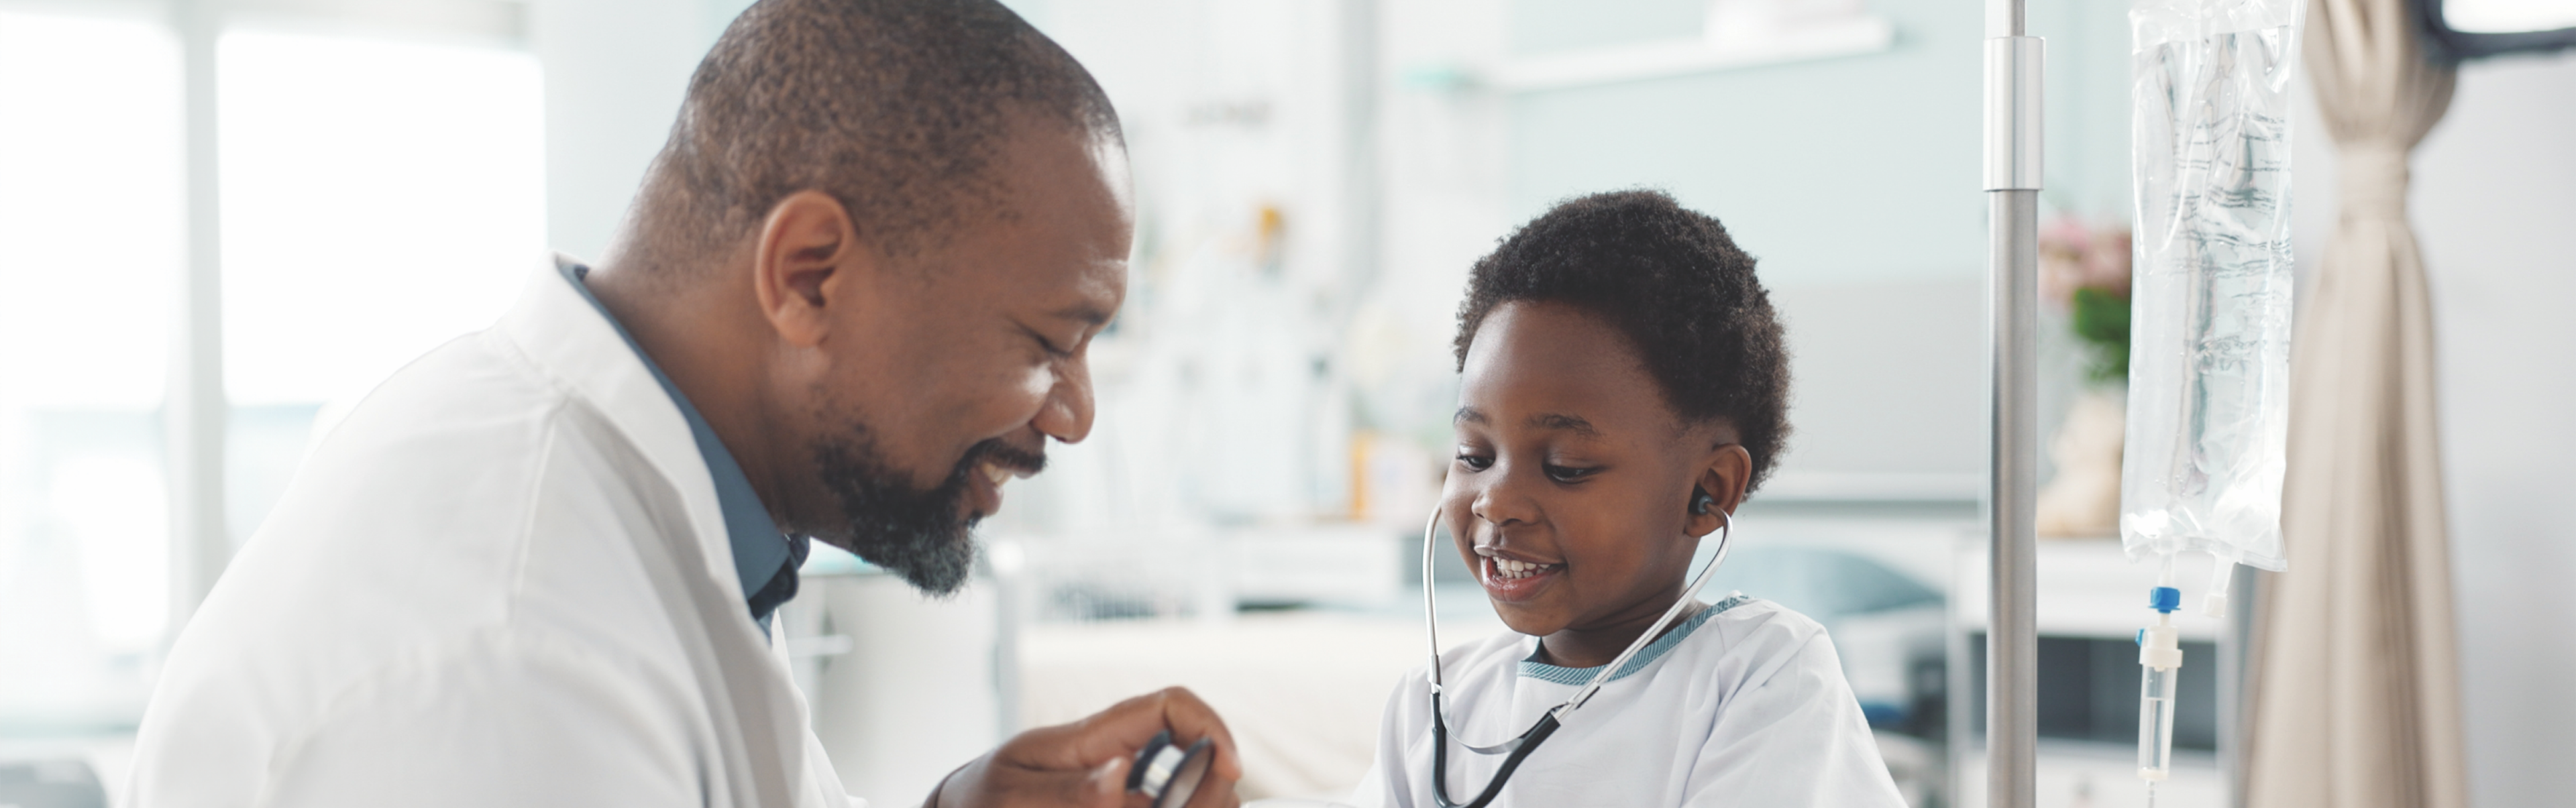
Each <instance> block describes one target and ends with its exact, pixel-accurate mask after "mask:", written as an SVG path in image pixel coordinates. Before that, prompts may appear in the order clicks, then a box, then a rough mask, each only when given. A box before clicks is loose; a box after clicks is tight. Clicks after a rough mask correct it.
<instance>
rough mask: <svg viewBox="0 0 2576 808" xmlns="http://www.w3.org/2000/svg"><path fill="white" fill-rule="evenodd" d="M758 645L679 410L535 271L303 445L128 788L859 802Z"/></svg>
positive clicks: (185, 637) (178, 657)
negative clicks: (498, 305) (298, 464)
mask: <svg viewBox="0 0 2576 808" xmlns="http://www.w3.org/2000/svg"><path fill="white" fill-rule="evenodd" d="M383 302H384V303H386V304H387V305H401V304H400V302H399V301H383ZM316 338H318V339H327V338H328V335H317V336H316ZM764 639H765V638H764V637H762V635H761V634H760V628H759V626H758V625H757V624H755V623H753V622H752V620H751V617H750V615H749V613H748V609H747V607H746V606H745V605H744V599H743V593H742V591H741V585H740V584H739V583H738V580H737V576H736V574H735V572H734V567H733V559H732V550H731V547H730V545H729V543H728V540H727V538H726V534H725V529H724V521H723V518H722V515H721V514H720V513H719V511H718V508H717V504H716V492H715V486H714V483H713V481H712V478H711V477H710V476H709V474H708V471H707V464H706V461H705V460H704V459H702V458H701V457H700V456H699V453H698V449H697V445H696V444H695V442H694V441H693V440H692V438H691V437H690V433H689V428H688V426H687V424H686V422H684V421H683V420H682V419H681V415H680V411H679V408H678V407H677V405H675V404H674V403H673V402H672V400H671V398H670V396H669V395H668V394H666V393H665V392H664V391H663V389H662V387H661V385H660V384H659V383H657V382H656V381H655V380H654V378H653V376H652V374H651V373H650V372H649V371H648V370H647V369H646V368H645V366H644V364H643V362H642V361H641V360H640V359H638V358H637V357H636V355H635V353H634V352H633V351H632V350H631V349H629V348H628V347H627V345H626V343H625V342H624V341H623V340H622V339H621V338H620V337H619V336H618V334H617V332H616V331H615V330H613V328H612V326H611V325H610V323H609V322H608V321H607V320H606V319H604V318H602V317H601V316H600V314H599V313H598V311H597V310H596V309H594V308H593V307H592V306H591V305H590V303H588V302H587V301H585V300H584V299H583V298H582V297H581V296H580V293H579V292H578V291H577V290H575V289H574V288H572V286H571V285H570V283H569V282H568V281H567V280H566V279H565V278H564V277H563V275H562V274H560V273H559V272H557V271H556V270H555V269H554V268H553V267H551V266H548V267H544V268H542V269H540V270H539V271H538V272H537V273H535V277H534V278H533V279H532V280H531V282H530V283H529V284H528V287H527V290H526V291H525V292H524V293H523V295H522V297H521V299H520V300H519V302H518V304H517V305H516V306H515V307H514V308H513V309H512V310H511V311H510V312H509V314H507V315H506V316H504V317H503V318H502V319H501V321H500V322H499V323H498V324H496V325H494V326H493V327H492V328H490V329H488V330H485V331H482V332H478V333H475V334H470V335H467V336H464V337H460V338H458V339H456V340H455V341H453V342H450V343H448V344H446V345H445V346H442V347H440V348H439V349H437V350H435V351H432V352H430V353H429V354H428V355H426V356H423V357H421V358H420V359H418V360H416V361H414V362H413V363H411V365H409V366H407V367H405V368H403V369H402V370H401V371H400V372H398V373H396V374H394V376H393V377H392V378H390V379H387V380H386V381H385V383H384V384H383V385H382V386H380V387H378V388H377V389H376V390H375V391H374V392H373V393H372V394H370V395H369V396H368V397H367V398H366V399H365V400H364V401H363V402H361V403H360V404H358V406H357V407H356V408H354V409H353V410H351V411H350V413H349V415H348V417H347V419H346V420H344V421H342V422H341V423H340V424H339V425H338V426H337V427H336V428H334V429H333V430H332V431H331V433H330V434H329V435H328V436H327V437H325V438H324V439H323V440H322V441H321V442H320V443H319V444H318V445H317V446H316V447H315V449H314V451H313V453H312V456H311V457H310V458H309V459H307V460H306V462H305V464H304V466H303V468H302V469H301V470H299V471H298V472H297V474H296V477H295V480H294V482H293V483H292V484H290V485H289V486H288V487H287V491H286V493H285V495H284V496H283V497H282V498H281V499H280V500H279V501H278V504H277V506H276V508H275V510H274V511H272V512H271V513H270V516H269V518H268V521H267V523H266V524H265V525H263V526H262V527H261V528H260V530H259V532H258V533H257V534H256V535H254V536H252V538H251V539H250V541H249V542H248V543H247V544H246V545H245V546H243V548H242V549H241V552H240V553H239V554H238V555H237V556H236V557H235V558H234V559H233V561H232V563H231V566H230V567H228V568H227V569H226V570H225V572H224V575H223V578H222V579H221V580H220V581H219V582H218V583H217V584H216V585H215V587H214V590H213V592H212V593H211V594H210V595H209V596H208V597H207V598H206V601H205V604H204V605H203V606H202V607H201V608H199V609H198V610H197V613H196V615H195V617H194V618H193V619H192V620H190V621H189V622H188V625H187V627H186V628H185V629H184V630H183V631H181V632H180V635H179V638H178V641H177V643H176V645H175V646H174V647H173V648H172V649H171V652H170V656H169V658H168V660H167V662H166V664H165V666H164V667H163V669H162V671H161V675H160V681H159V684H158V686H157V689H156V690H155V691H154V693H153V698H152V703H151V705H150V707H149V708H148V709H147V710H146V712H145V714H144V719H143V724H142V727H141V729H140V730H139V734H138V737H137V740H136V750H135V759H134V779H133V783H132V794H133V795H134V800H133V803H132V804H133V805H134V806H136V807H137V808H183V807H185V806H249V805H262V806H308V805H309V806H351V805H367V806H422V807H423V808H429V807H431V806H437V807H438V808H449V807H451V806H467V805H476V806H481V805H490V806H502V805H527V806H582V805H602V806H610V805H613V806H700V805H704V806H755V805H758V806H784V805H795V806H807V807H809V808H812V807H816V806H834V807H835V808H837V807H838V806H843V805H848V804H851V801H850V800H849V799H848V798H847V797H846V796H845V795H844V794H843V791H842V788H841V783H840V780H839V778H838V776H837V775H835V774H834V773H833V770H832V765H831V762H830V761H829V760H828V759H827V758H826V757H825V756H824V754H823V750H822V747H821V745H820V744H819V743H818V742H817V741H816V740H815V738H814V734H813V731H812V729H811V727H810V726H809V725H808V723H807V713H806V709H805V703H804V697H803V696H802V695H801V694H800V693H798V692H797V690H796V687H795V685H794V683H793V682H792V680H791V679H790V677H789V673H788V668H787V666H786V662H785V657H784V656H783V653H781V652H780V651H779V650H778V646H777V645H774V644H770V643H767V642H765V641H764ZM960 762H963V761H960Z"/></svg>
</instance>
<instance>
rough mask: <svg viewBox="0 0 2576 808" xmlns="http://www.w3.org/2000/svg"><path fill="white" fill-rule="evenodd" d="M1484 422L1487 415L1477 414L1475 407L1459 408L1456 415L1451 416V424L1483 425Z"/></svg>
mask: <svg viewBox="0 0 2576 808" xmlns="http://www.w3.org/2000/svg"><path fill="white" fill-rule="evenodd" d="M1484 422H1485V414H1484V413H1481V412H1477V411H1476V408H1474V407H1459V408H1458V412H1457V413H1456V414H1454V415H1451V416H1449V423H1453V424H1481V423H1484Z"/></svg>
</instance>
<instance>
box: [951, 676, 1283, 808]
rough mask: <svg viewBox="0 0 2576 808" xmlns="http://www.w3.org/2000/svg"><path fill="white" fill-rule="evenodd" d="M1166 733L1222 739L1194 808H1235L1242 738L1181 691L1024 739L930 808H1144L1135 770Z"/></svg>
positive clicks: (973, 770)
mask: <svg viewBox="0 0 2576 808" xmlns="http://www.w3.org/2000/svg"><path fill="white" fill-rule="evenodd" d="M1166 729H1169V730H1171V731H1172V740H1173V742H1175V743H1178V744H1180V745H1182V746H1188V745H1189V744H1192V743H1196V742H1198V739H1200V738H1213V739H1215V744H1214V746H1215V760H1214V761H1213V762H1212V763H1211V765H1209V766H1208V775H1207V779H1206V780H1203V781H1201V782H1200V783H1199V789H1198V792H1197V793H1196V794H1194V795H1192V796H1191V797H1190V804H1189V806H1188V808H1234V806H1236V805H1237V801H1236V800H1235V797H1234V781H1236V780H1240V779H1242V778H1243V759H1242V758H1241V757H1239V756H1237V755H1236V753H1235V749H1234V736H1233V735H1232V734H1230V733H1228V732H1226V729H1225V721H1224V720H1222V719H1219V718H1217V716H1216V711H1215V710H1211V709H1208V706H1207V703H1206V702H1203V701H1199V697H1198V696H1196V695H1193V694H1191V693H1190V691H1188V690H1186V689H1183V688H1178V687H1172V688H1165V689H1163V690H1161V691H1158V692H1154V693H1149V694H1146V695H1142V696H1137V697H1135V698H1132V699H1128V700H1126V701H1122V702H1119V703H1118V704H1116V705H1115V706H1112V707H1110V708H1109V709H1106V710H1102V711H1100V712H1098V713H1095V714H1093V715H1092V716H1091V717H1089V718H1085V719H1082V720H1080V721H1076V722H1073V723H1071V724H1062V725H1058V726H1052V727H1040V728H1037V729H1033V730H1029V731H1027V732H1023V733H1020V734H1019V735H1018V736H1017V737H1014V738H1012V739H1010V740H1009V741H1006V742H1004V743H1003V744H1002V746H1001V747H1000V748H998V749H994V750H993V751H992V752H991V753H990V754H986V755H985V756H983V757H980V758H976V759H975V762H973V763H968V764H966V766H965V768H961V769H958V770H957V771H955V772H952V773H950V774H949V775H948V779H947V780H946V781H945V782H942V783H941V784H940V785H939V789H938V790H937V791H934V792H932V794H931V806H929V808H967V807H968V806H976V807H978V808H980V806H992V805H1013V806H1017V805H1046V806H1085V808H1141V807H1142V806H1144V805H1145V800H1144V798H1143V797H1141V796H1138V795H1135V794H1129V793H1127V769H1128V767H1130V766H1133V765H1135V762H1136V753H1137V752H1138V751H1139V750H1142V749H1144V748H1145V742H1146V741H1149V740H1152V739H1153V737H1154V733H1157V732H1161V731H1163V730H1166Z"/></svg>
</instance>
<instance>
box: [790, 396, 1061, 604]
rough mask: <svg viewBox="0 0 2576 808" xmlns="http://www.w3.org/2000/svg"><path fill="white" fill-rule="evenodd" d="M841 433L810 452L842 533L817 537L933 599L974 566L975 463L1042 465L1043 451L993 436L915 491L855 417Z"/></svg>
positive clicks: (951, 590)
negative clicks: (969, 495) (834, 501)
mask: <svg viewBox="0 0 2576 808" xmlns="http://www.w3.org/2000/svg"><path fill="white" fill-rule="evenodd" d="M843 434H844V436H843V437H839V438H834V439H826V440H822V441H817V442H816V443H815V444H814V447H813V451H814V470H815V474H816V476H818V477H819V478H820V479H821V481H822V483H823V487H824V488H825V489H827V490H829V491H831V492H832V495H833V496H834V497H836V498H838V499H839V500H840V501H841V516H842V525H844V526H845V527H844V528H843V531H844V532H842V533H841V534H840V535H829V534H823V533H817V534H815V536H814V537H815V538H818V539H821V540H823V541H825V542H827V543H830V544H832V545H834V546H837V547H840V548H841V549H844V550H848V551H850V552H853V553H857V554H858V556H859V557H860V558H864V559H867V561H868V563H870V564H875V565H877V566H879V567H883V568H885V569H887V570H889V571H892V572H893V573H894V574H896V575H900V576H903V579H904V581H906V582H908V583H910V584H912V585H913V588H916V589H919V590H921V591H922V592H924V593H927V594H929V595H931V596H934V597H944V596H947V595H953V594H956V593H957V590H958V589H959V588H961V587H964V586H965V585H966V577H967V575H969V574H971V573H973V572H974V570H975V556H976V553H977V549H978V548H977V547H976V545H975V541H974V539H973V536H972V532H973V530H974V528H975V523H976V522H979V521H982V520H983V515H981V514H975V513H969V512H967V511H966V510H965V509H964V507H963V505H964V504H965V501H966V492H967V487H968V486H970V485H973V484H974V477H975V475H977V474H979V473H980V472H978V471H977V467H978V466H980V465H982V464H983V463H984V462H986V461H991V462H993V463H995V464H996V465H1000V466H1001V467H1003V468H1008V469H1019V470H1025V471H1027V472H1029V473H1031V474H1035V473H1037V472H1038V471H1040V470H1042V469H1044V468H1046V456H1045V455H1041V454H1033V453H1030V452H1026V451H1022V450H1020V449H1018V448H1015V447H1012V446H1010V445H1008V444H1005V443H1003V442H1002V441H1001V439H999V438H993V439H988V440H985V441H983V442H981V443H977V444H975V445H974V446H973V447H972V448H969V449H967V450H966V456H965V457H963V458H960V459H959V460H958V461H957V467H956V468H955V469H951V470H950V471H949V472H948V479H946V480H944V481H941V482H940V484H939V485H938V486H937V487H935V488H932V489H930V490H928V491H917V490H914V489H913V488H912V486H911V485H910V484H909V483H908V482H906V481H905V479H904V475H903V474H902V473H900V472H898V471H896V470H895V469H894V467H893V466H892V465H891V464H889V463H887V462H886V459H885V456H884V454H883V453H881V452H878V451H877V447H876V440H875V437H874V435H872V434H871V433H870V432H869V431H868V429H867V427H866V426H865V425H863V424H859V423H857V422H856V421H852V422H851V423H850V428H849V430H848V431H847V432H845V433H843Z"/></svg>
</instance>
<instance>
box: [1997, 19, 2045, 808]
mask: <svg viewBox="0 0 2576 808" xmlns="http://www.w3.org/2000/svg"><path fill="white" fill-rule="evenodd" d="M2022 2H2023V0H1986V45H1985V48H1986V52H1985V149H1984V151H1985V161H1984V169H1985V170H1984V175H1985V191H1986V201H1987V210H1988V213H1987V217H1986V218H1987V229H1988V234H1989V236H1990V238H1991V241H1990V242H1989V244H1988V246H1987V264H1988V267H1989V272H1990V275H1989V278H1990V280H1989V281H1988V284H1989V286H1990V287H1991V291H1992V293H1993V295H1994V297H1993V300H1992V303H1991V304H1990V305H1991V308H1992V315H1993V317H1994V322H1993V324H1992V326H1991V327H1990V330H1989V331H1988V337H1989V338H1990V340H1991V342H1992V346H1993V356H1992V359H1991V360H1990V361H1991V362H1992V363H1993V365H1992V378H1993V384H1994V387H1993V389H1992V390H1991V392H1990V395H1991V400H1990V402H1989V403H1990V404H1991V406H1992V408H1993V417H1994V421H1993V425H1992V428H1993V437H1994V454H1993V456H1992V458H1991V462H1992V466H1991V474H1992V475H1993V478H1992V480H1991V481H1990V485H1991V488H1990V489H1989V490H1988V496H1987V500H1986V501H1987V503H1988V504H1987V514H1988V517H1989V520H1990V524H1991V525H1992V530H1993V533H1992V536H1991V539H1992V548H1991V550H1990V553H1989V555H1988V559H1989V562H1990V564H1991V568H1990V569H1989V574H1990V575H1991V576H1992V577H1991V586H1992V589H1991V591H1992V593H1993V596H1992V597H1991V598H1990V599H1989V600H1988V604H1989V607H1988V608H1989V609H1991V613H1990V614H1989V615H1988V618H1987V622H1986V626H1987V628H1986V799H1987V804H1988V805H1989V806H1992V808H2033V802H2034V798H2035V795H2034V793H2033V792H2034V791H2036V787H2035V783H2034V780H2035V776H2036V771H2035V769H2034V764H2033V760H2032V753H2033V751H2034V747H2035V746H2036V745H2037V743H2038V740H2039V716H2038V712H2039V688H2038V681H2039V665H2038V657H2039V633H2038V608H2037V606H2038V592H2037V589H2038V586H2039V576H2038V569H2037V563H2038V558H2037V556H2038V547H2037V544H2036V533H2035V532H2034V526H2033V522H2034V521H2035V519H2036V515H2035V514H2036V511H2035V508H2034V505H2035V500H2036V495H2037V489H2038V484H2037V480H2036V479H2035V476H2036V472H2037V471H2038V468H2037V465H2038V462H2039V452H2038V442H2039V436H2038V432H2039V424H2038V416H2039V392H2038V390H2039V388H2038V385H2037V384H2036V383H2035V376H2036V370H2037V367H2036V364H2037V363H2036V361H2035V357H2034V354H2035V353H2036V351H2037V345H2038V343H2037V341H2036V338H2037V337H2038V290H2037V288H2036V287H2037V286H2038V283H2039V184H2040V152H2039V147H2040V106H2041V97H2040V74H2041V64H2042V58H2043V57H2044V56H2045V51H2044V49H2043V48H2042V45H2041V42H2040V40H2039V38H2037V37H2031V36H2024V35H2023V34H2024V27H2023V19H2022Z"/></svg>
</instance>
